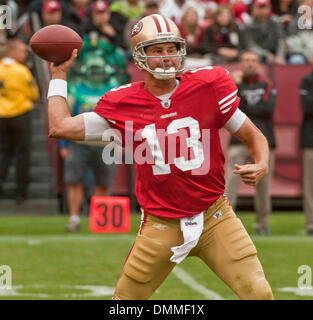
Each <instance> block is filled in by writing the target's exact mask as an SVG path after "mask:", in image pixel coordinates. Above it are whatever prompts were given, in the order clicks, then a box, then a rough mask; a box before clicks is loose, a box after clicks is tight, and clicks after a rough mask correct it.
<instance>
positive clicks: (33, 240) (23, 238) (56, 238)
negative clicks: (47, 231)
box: [0, 234, 136, 245]
mask: <svg viewBox="0 0 313 320" xmlns="http://www.w3.org/2000/svg"><path fill="white" fill-rule="evenodd" d="M135 238H136V235H135V234H134V235H133V234H99V235H96V234H85V235H84V234H77V235H74V234H71V235H66V234H64V235H63V234H60V235H20V236H10V235H3V236H0V243H1V242H27V243H28V244H30V245H32V244H33V245H34V244H39V242H52V241H53V242H65V241H116V240H125V241H133V240H134V239H135Z"/></svg>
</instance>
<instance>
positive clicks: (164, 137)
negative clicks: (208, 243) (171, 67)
mask: <svg viewBox="0 0 313 320" xmlns="http://www.w3.org/2000/svg"><path fill="white" fill-rule="evenodd" d="M177 79H178V80H179V81H180V84H179V86H178V87H177V89H176V91H175V92H174V93H173V94H172V95H171V97H170V98H169V100H168V101H166V100H165V101H164V100H163V101H161V100H160V99H158V98H157V97H154V96H152V95H151V94H150V93H149V92H148V91H147V90H145V89H144V82H135V83H131V84H127V85H124V86H121V87H118V88H115V89H112V90H111V91H109V92H107V93H105V95H104V96H103V97H102V98H101V99H100V100H99V102H98V104H97V106H96V108H95V109H94V112H96V113H97V114H98V115H100V116H102V117H104V118H106V119H108V120H109V123H110V125H111V127H112V128H113V129H118V131H119V132H120V135H121V136H122V140H123V144H124V146H126V147H127V146H128V147H130V149H132V154H133V157H134V163H135V164H136V196H137V200H138V202H139V204H140V206H141V207H142V208H143V209H144V210H145V211H146V212H148V213H150V214H152V215H156V216H160V217H167V218H182V217H187V216H191V215H194V214H198V213H200V212H201V211H203V210H204V209H206V208H208V207H209V206H210V205H212V204H213V203H214V202H215V201H216V200H217V199H218V198H219V197H220V196H221V195H222V194H223V193H224V187H225V180H224V155H223V152H222V149H221V145H220V139H219V129H220V128H221V127H223V126H224V124H225V123H226V122H227V121H228V120H229V119H230V117H231V116H232V114H233V113H234V112H235V110H236V109H237V108H238V105H239V101H240V99H239V98H238V96H237V87H236V85H235V83H234V82H233V80H232V78H231V77H230V75H229V72H228V71H227V70H225V69H224V68H221V67H201V68H197V69H193V70H189V71H188V72H186V73H184V74H182V75H180V76H178V77H177ZM125 121H126V122H127V125H126V123H125ZM132 140H133V142H132ZM132 144H133V145H132Z"/></svg>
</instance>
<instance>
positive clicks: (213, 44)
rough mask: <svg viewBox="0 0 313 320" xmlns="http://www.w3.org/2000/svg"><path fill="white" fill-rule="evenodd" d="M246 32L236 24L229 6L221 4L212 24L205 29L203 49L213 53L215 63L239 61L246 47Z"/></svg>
mask: <svg viewBox="0 0 313 320" xmlns="http://www.w3.org/2000/svg"><path fill="white" fill-rule="evenodd" d="M244 47H245V43H244V34H243V32H242V31H241V30H240V28H239V26H238V25H237V24H236V22H235V20H234V17H233V13H232V11H231V9H230V8H229V7H228V6H225V5H220V6H219V7H218V9H217V10H216V12H215V13H214V16H213V23H212V25H210V26H208V27H207V28H206V30H205V34H204V39H203V50H204V52H206V53H210V54H211V55H212V60H213V62H214V63H221V62H232V61H237V60H238V57H239V53H240V51H241V50H242V49H244Z"/></svg>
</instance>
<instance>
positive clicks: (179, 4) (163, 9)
mask: <svg viewBox="0 0 313 320" xmlns="http://www.w3.org/2000/svg"><path fill="white" fill-rule="evenodd" d="M188 7H194V8H196V10H197V12H198V14H199V19H200V23H202V22H203V19H204V14H205V9H204V7H203V5H201V3H198V1H195V0H164V1H162V2H161V4H160V14H161V15H162V16H165V17H168V18H170V19H173V20H174V22H176V23H177V24H179V23H180V22H181V18H182V16H183V14H184V12H185V10H186V9H187V8H188Z"/></svg>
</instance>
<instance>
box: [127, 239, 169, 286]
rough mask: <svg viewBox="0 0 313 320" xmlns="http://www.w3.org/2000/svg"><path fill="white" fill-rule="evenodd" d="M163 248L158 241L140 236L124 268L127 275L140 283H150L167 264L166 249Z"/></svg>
mask: <svg viewBox="0 0 313 320" xmlns="http://www.w3.org/2000/svg"><path fill="white" fill-rule="evenodd" d="M162 247H163V246H162V245H161V244H160V243H159V242H158V241H156V240H154V239H150V238H147V237H145V236H143V235H139V236H138V237H137V239H136V242H135V245H134V248H133V250H132V252H131V254H130V256H129V257H128V260H127V262H126V264H125V266H124V270H123V271H124V272H125V274H126V275H127V276H128V277H129V278H131V279H133V280H135V281H137V282H139V283H147V282H149V281H150V280H151V279H152V278H153V276H155V275H156V274H157V273H158V271H159V268H160V267H162V262H164V263H165V260H166V258H165V256H164V249H165V248H162ZM167 260H169V258H167Z"/></svg>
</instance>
